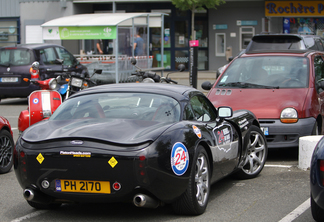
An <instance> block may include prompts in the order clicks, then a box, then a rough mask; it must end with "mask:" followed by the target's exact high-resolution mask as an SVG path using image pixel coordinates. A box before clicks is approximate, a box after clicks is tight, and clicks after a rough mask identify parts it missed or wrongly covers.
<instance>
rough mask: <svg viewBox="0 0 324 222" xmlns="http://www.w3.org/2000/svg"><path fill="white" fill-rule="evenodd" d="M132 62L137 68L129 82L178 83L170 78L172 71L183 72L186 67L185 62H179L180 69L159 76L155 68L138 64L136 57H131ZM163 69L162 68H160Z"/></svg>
mask: <svg viewBox="0 0 324 222" xmlns="http://www.w3.org/2000/svg"><path fill="white" fill-rule="evenodd" d="M131 64H132V65H133V66H135V67H136V68H137V70H136V71H135V72H134V73H132V74H131V75H132V76H130V77H129V78H128V81H127V82H134V81H135V82H143V83H169V84H178V82H177V81H174V80H172V79H171V78H169V75H170V74H171V73H175V72H183V71H184V70H185V69H186V67H185V65H184V64H179V66H178V71H175V72H169V73H168V74H167V76H165V77H164V76H162V77H161V76H159V75H158V74H156V73H155V72H153V71H152V70H153V69H141V68H140V67H138V66H136V59H135V58H131ZM158 69H159V70H161V68H158Z"/></svg>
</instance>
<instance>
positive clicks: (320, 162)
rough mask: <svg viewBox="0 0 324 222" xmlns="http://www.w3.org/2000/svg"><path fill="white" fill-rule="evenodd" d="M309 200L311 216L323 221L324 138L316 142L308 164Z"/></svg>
mask: <svg viewBox="0 0 324 222" xmlns="http://www.w3.org/2000/svg"><path fill="white" fill-rule="evenodd" d="M310 191H311V192H310V199H311V210H312V216H313V218H314V220H316V221H319V222H320V221H324V192H323V191H324V137H322V138H321V139H320V141H318V143H317V145H316V147H315V149H314V151H313V155H312V159H311V164H310Z"/></svg>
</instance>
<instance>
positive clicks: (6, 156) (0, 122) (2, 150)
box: [0, 116, 14, 174]
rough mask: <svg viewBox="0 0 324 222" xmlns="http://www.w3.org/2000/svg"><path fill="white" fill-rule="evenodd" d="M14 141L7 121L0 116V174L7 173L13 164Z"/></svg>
mask: <svg viewBox="0 0 324 222" xmlns="http://www.w3.org/2000/svg"><path fill="white" fill-rule="evenodd" d="M13 151H14V141H13V134H12V130H11V126H10V123H9V121H8V120H7V119H6V118H4V117H2V116H0V174H2V173H8V172H9V171H10V169H11V167H12V164H13Z"/></svg>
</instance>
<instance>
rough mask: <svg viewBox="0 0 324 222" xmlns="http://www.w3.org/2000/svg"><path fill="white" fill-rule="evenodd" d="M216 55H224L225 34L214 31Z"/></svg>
mask: <svg viewBox="0 0 324 222" xmlns="http://www.w3.org/2000/svg"><path fill="white" fill-rule="evenodd" d="M215 41H216V44H215V46H216V48H215V51H216V56H225V47H226V34H225V33H216V36H215Z"/></svg>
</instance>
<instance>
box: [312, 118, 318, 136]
mask: <svg viewBox="0 0 324 222" xmlns="http://www.w3.org/2000/svg"><path fill="white" fill-rule="evenodd" d="M319 132H320V131H319V129H318V123H317V121H316V122H315V124H314V127H313V130H312V135H313V136H314V135H320V133H319Z"/></svg>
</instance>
